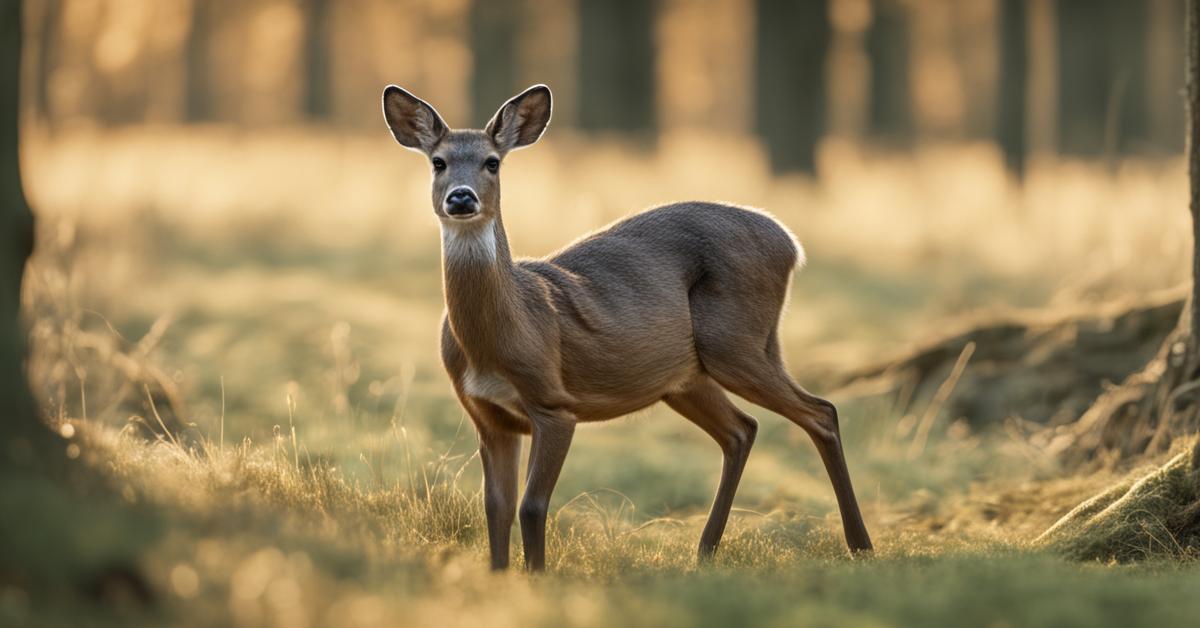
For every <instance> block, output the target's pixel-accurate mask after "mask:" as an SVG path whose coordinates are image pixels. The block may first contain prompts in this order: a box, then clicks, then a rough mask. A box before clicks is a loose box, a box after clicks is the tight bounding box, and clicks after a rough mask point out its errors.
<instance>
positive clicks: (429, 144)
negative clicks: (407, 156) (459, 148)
mask: <svg viewBox="0 0 1200 628" xmlns="http://www.w3.org/2000/svg"><path fill="white" fill-rule="evenodd" d="M383 118H384V119H385V120H387V124H388V128H389V129H391V130H392V135H393V136H395V138H396V141H397V142H400V145H401V146H403V147H405V148H410V149H412V150H417V151H420V152H423V153H425V154H429V152H430V151H432V150H433V147H434V146H437V143H438V142H440V141H441V139H442V138H443V137H445V135H446V133H447V132H448V131H449V127H447V126H446V123H445V122H443V121H442V116H440V115H438V112H437V110H436V109H434V108H433V107H432V106H431V105H430V104H429V103H427V102H425V101H424V100H421V99H420V98H417V97H416V96H413V95H412V94H410V93H408V92H407V91H404V90H403V89H401V88H399V87H397V86H395V85H388V86H387V88H386V89H384V90H383Z"/></svg>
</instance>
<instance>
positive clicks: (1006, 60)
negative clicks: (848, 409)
mask: <svg viewBox="0 0 1200 628" xmlns="http://www.w3.org/2000/svg"><path fill="white" fill-rule="evenodd" d="M1182 10H1183V8H1182V3H1181V2H1180V1H1178V0H1153V1H1148V2H1129V1H1124V0H1107V1H1104V2H1095V1H1092V0H1058V1H1051V0H1004V1H998V0H997V1H991V0H980V1H977V2H970V3H963V2H954V1H951V0H911V1H901V0H831V1H829V2H818V1H813V2H802V3H796V2H783V1H775V0H756V1H751V0H708V1H701V2H682V1H670V0H662V1H658V2H643V1H635V0H609V1H600V0H581V1H578V2H539V1H535V0H487V1H479V2H466V1H462V0H444V1H439V2H416V1H404V2H374V1H371V0H354V1H350V2H332V1H328V0H303V1H300V0H244V1H243V0H239V1H233V0H197V1H194V2H187V1H184V0H170V1H167V0H156V1H145V2H139V1H136V0H107V1H106V0H38V1H36V2H28V3H27V11H26V30H27V35H28V37H27V40H26V50H27V53H28V54H27V57H26V60H27V62H26V74H25V77H24V80H25V84H26V87H27V89H25V91H24V100H25V114H24V124H23V127H24V128H23V132H24V144H23V146H24V148H23V150H24V159H25V162H26V165H25V171H26V178H27V181H28V187H29V195H30V198H31V202H32V204H33V205H34V207H35V208H36V210H37V211H38V213H39V215H40V216H41V218H42V226H41V230H40V231H41V238H40V239H41V246H40V253H39V257H38V260H36V261H35V264H34V271H33V273H32V274H31V281H30V282H29V286H30V287H29V289H30V291H31V293H32V298H31V302H33V303H35V306H34V310H35V312H34V319H35V320H36V321H37V323H36V324H35V329H34V333H35V343H36V342H39V341H40V342H41V343H42V344H41V345H40V346H41V347H42V348H43V350H42V351H40V352H38V353H37V354H36V356H35V365H36V366H37V369H35V370H36V371H37V372H39V373H43V374H44V376H43V384H42V386H41V389H40V391H39V392H40V396H41V400H42V401H43V403H45V404H47V406H48V407H49V408H52V409H53V410H52V412H54V413H58V414H60V415H61V416H71V417H76V416H81V417H87V418H98V419H101V420H104V421H107V422H110V423H112V424H114V425H123V424H125V423H126V422H127V421H130V420H131V418H132V420H134V421H135V422H137V421H141V422H144V423H149V424H151V427H152V428H154V429H157V427H155V426H156V424H157V423H158V421H157V419H155V418H154V413H155V411H156V410H158V411H159V412H160V413H166V414H172V415H173V416H174V417H175V420H176V421H177V422H178V427H182V426H186V427H187V429H189V430H192V431H194V432H197V433H198V434H200V435H201V436H202V437H205V438H213V439H215V438H217V437H222V438H226V439H229V440H234V441H236V440H237V439H240V438H243V437H249V438H252V439H257V440H258V441H269V440H270V439H271V438H273V437H275V436H277V435H278V434H279V433H280V430H281V429H282V430H283V431H284V432H286V431H287V428H286V426H288V425H289V424H296V425H299V426H300V427H299V433H300V434H301V435H302V436H303V437H304V441H305V443H306V446H307V447H308V448H309V449H310V450H312V451H313V453H314V454H315V455H319V456H324V457H327V458H329V459H331V460H334V461H338V462H339V463H340V464H341V465H342V466H343V468H345V469H347V470H348V471H349V472H350V473H352V474H354V475H356V476H362V475H370V476H373V478H374V481H377V482H384V481H385V480H386V479H387V478H389V477H394V476H395V473H397V471H396V469H397V468H398V465H401V464H403V460H402V457H401V456H399V455H398V454H397V453H396V452H397V447H396V443H395V441H394V437H395V434H396V433H398V432H397V430H398V429H400V428H403V429H404V433H405V436H406V438H412V439H414V440H413V442H417V443H420V447H428V448H431V449H432V450H437V451H443V450H445V451H449V450H455V451H459V452H469V451H470V450H471V449H472V448H473V446H474V445H473V435H472V434H471V429H470V426H469V424H467V423H464V420H463V415H462V411H461V409H460V408H459V407H458V405H457V403H456V402H455V400H454V399H453V395H452V393H451V390H450V386H449V384H448V382H447V380H446V377H445V375H444V374H443V372H442V370H441V367H440V364H439V363H438V360H437V358H436V356H437V352H436V330H437V328H438V323H439V318H440V313H441V310H442V302H441V295H440V276H439V261H438V260H439V246H440V244H439V237H438V235H437V223H436V220H435V219H434V217H433V214H432V211H431V209H430V208H429V201H428V184H429V175H428V166H427V164H425V163H424V160H423V158H421V157H420V156H417V155H414V154H412V153H409V152H407V151H404V150H401V149H400V148H399V147H397V146H396V145H395V144H394V142H393V141H392V139H391V137H390V135H389V134H388V132H387V131H386V129H385V127H384V124H383V120H382V116H381V114H380V104H379V99H380V93H381V90H382V87H383V86H384V85H386V84H388V83H397V84H400V85H403V86H405V87H406V88H408V89H410V90H412V91H413V92H414V93H416V94H418V95H420V96H422V97H424V98H426V99H427V100H429V101H430V102H431V103H433V104H434V106H436V107H438V108H439V110H440V111H441V112H442V113H443V115H444V116H445V117H446V119H447V121H448V122H449V123H450V124H451V125H454V126H481V125H482V124H483V123H484V122H485V121H486V120H487V119H488V118H489V117H490V116H491V114H492V113H493V112H494V111H495V109H496V108H497V107H499V105H500V104H501V103H502V102H503V101H504V100H505V99H506V98H507V97H508V96H510V95H511V94H513V93H515V92H517V91H519V90H520V89H522V88H523V87H525V86H527V85H528V84H531V83H534V82H545V83H547V84H549V85H550V86H551V87H552V89H553V90H554V93H555V98H556V108H555V116H554V120H553V122H552V124H551V128H550V131H549V132H548V134H547V135H546V136H545V138H544V140H543V142H541V143H539V144H538V145H537V146H536V147H533V148H530V149H528V150H525V151H521V152H519V153H516V154H514V155H512V156H511V157H510V158H509V160H508V162H509V163H508V164H507V165H506V167H505V176H504V185H505V197H504V207H505V217H506V223H507V225H508V227H509V228H508V230H509V232H510V234H511V236H510V237H511V238H512V241H513V247H514V250H515V251H516V252H517V253H519V254H525V255H542V254H546V253H549V252H551V251H553V250H555V249H557V248H559V247H561V246H563V245H565V244H566V243H568V242H570V241H571V240H572V239H574V238H576V237H578V236H579V235H581V234H584V233H586V232H588V231H590V230H592V229H595V228H598V227H600V226H602V225H604V224H606V223H608V222H610V221H612V220H615V219H617V218H619V217H621V216H624V215H627V214H629V213H631V212H633V211H637V210H640V209H643V208H645V207H649V206H652V205H655V204H658V203H663V202H669V201H674V200H683V199H691V198H696V199H712V200H724V201H731V202H736V203H742V204H749V205H755V206H759V207H764V208H766V209H768V210H769V211H771V212H773V213H775V214H776V215H777V216H779V217H780V218H781V219H782V220H783V221H784V222H785V223H787V224H788V225H789V226H790V227H791V228H792V229H793V230H794V231H795V232H796V233H797V234H798V236H799V237H800V239H801V240H802V241H803V242H804V244H805V246H806V248H807V249H808V252H809V258H810V264H809V267H808V268H807V269H805V270H804V271H803V272H802V273H800V274H799V275H798V276H797V279H796V285H795V287H794V290H793V292H792V303H791V305H790V307H789V309H788V312H787V316H786V317H785V320H784V327H783V336H782V337H783V339H784V344H785V348H786V353H787V354H788V356H789V363H790V366H791V368H792V369H793V371H794V372H795V373H796V375H797V377H799V378H800V379H801V381H802V382H804V383H806V384H807V385H809V386H810V387H812V388H815V389H816V390H817V391H818V392H833V391H832V390H829V389H830V388H832V387H833V383H835V382H836V381H837V377H838V374H839V373H843V372H845V371H847V370H848V369H852V368H858V367H862V366H863V365H865V364H873V363H879V362H883V361H885V360H887V359H888V358H890V357H892V356H894V355H896V354H897V353H898V352H901V351H903V350H905V349H906V348H908V347H911V346H914V345H915V344H916V343H918V342H923V341H926V340H929V339H930V338H932V337H937V336H938V335H940V334H945V333H946V332H947V330H951V329H956V328H959V327H962V326H963V325H965V324H966V322H970V321H975V320H978V319H980V318H988V317H995V316H1000V315H1004V314H1006V313H1011V312H1013V311H1016V310H1021V309H1029V308H1040V309H1049V310H1055V309H1058V310H1067V311H1070V310H1071V309H1072V308H1074V309H1075V310H1079V309H1081V308H1083V309H1086V308H1087V307H1090V306H1094V305H1096V304H1099V303H1108V302H1111V301H1114V300H1121V299H1138V298H1142V297H1145V296H1147V295H1153V294H1156V293H1157V292H1158V291H1161V290H1170V289H1171V288H1173V287H1175V286H1178V285H1179V284H1180V283H1181V282H1182V281H1183V280H1184V279H1185V277H1186V271H1187V264H1186V261H1185V257H1186V255H1187V254H1188V253H1189V243H1188V241H1187V239H1186V237H1185V234H1186V233H1187V231H1186V229H1184V228H1183V227H1184V226H1185V225H1186V220H1187V218H1186V212H1185V211H1184V209H1183V203H1184V199H1185V198H1186V196H1185V193H1184V190H1185V187H1184V178H1183V176H1182V175H1183V172H1182V170H1183V168H1182V158H1181V150H1182V136H1183V133H1182V106H1181V95H1180V90H1181V87H1182V82H1183V68H1182V58H1183V53H1182V39H1183V33H1182V32H1181V26H1180V25H1181V23H1182V17H1181V16H1182ZM89 364H90V365H91V366H89ZM1136 366H1137V365H1136V364H1128V365H1125V364H1124V363H1122V364H1121V366H1120V367H1114V368H1115V371H1114V372H1112V373H1111V377H1113V378H1114V379H1115V378H1119V377H1120V376H1121V375H1122V374H1123V373H1122V372H1121V371H1120V369H1122V368H1128V369H1132V368H1135V367H1136ZM1104 374H1106V375H1109V373H1108V372H1107V371H1104ZM131 382H132V383H131ZM147 395H150V399H151V400H154V399H157V400H158V401H159V402H160V403H159V404H158V405H160V406H163V407H162V408H158V407H150V405H151V404H150V403H149V402H148V401H147ZM974 408H975V409H974V410H973V411H972V412H973V415H972V416H949V417H947V418H946V421H945V423H946V425H950V424H951V423H952V422H953V421H954V420H955V419H960V418H961V419H966V420H969V423H970V424H971V425H974V426H977V427H978V426H988V425H997V424H999V423H1000V422H1002V421H1003V420H1004V419H1006V418H1009V416H1010V415H1011V414H1012V413H1013V410H1012V408H1011V407H1010V405H1005V404H1003V403H999V404H991V405H988V404H976V405H975V406H974ZM1072 409H1074V408H1072ZM897 412H898V411H897V409H896V408H893V407H890V406H889V407H885V408H883V409H878V410H875V411H872V412H868V414H869V415H871V416H873V417H874V418H873V419H870V420H871V421H879V422H882V424H887V425H890V424H891V422H896V421H899V420H900V419H902V418H903V417H898V416H894V415H896V414H897ZM1059 414H1060V415H1063V416H1060V419H1062V420H1067V419H1066V417H1065V414H1069V412H1067V413H1065V414H1064V413H1059ZM650 415H651V416H654V417H658V416H660V415H661V416H664V417H665V416H669V413H668V412H666V411H663V410H654V411H652V412H651V413H650ZM976 415H977V416H976ZM1047 416H1049V415H1047ZM1072 418H1073V417H1072ZM1045 419H1046V417H1045V416H1041V417H1038V420H1045ZM167 422H168V423H169V422H170V417H168V420H167ZM635 422H636V421H635ZM850 422H851V424H853V423H854V421H853V420H851V421H850ZM909 423H910V424H911V420H910V421H909ZM860 424H861V425H868V424H869V423H868V420H867V419H863V420H862V421H860ZM871 425H873V424H871ZM900 425H901V426H902V427H903V425H904V422H903V421H900ZM964 425H965V423H964ZM280 426H284V427H283V428H281V427H280ZM630 429H634V431H642V430H645V431H647V432H649V433H651V434H653V435H655V437H661V438H664V439H668V440H667V441H666V442H673V440H672V439H674V440H680V439H681V440H680V442H682V443H684V445H679V446H681V447H683V446H686V447H696V448H699V449H700V450H703V451H707V449H705V448H707V447H708V446H709V445H708V443H707V442H706V441H705V439H704V437H703V435H701V434H699V433H698V432H697V433H695V434H693V433H692V432H693V430H691V428H690V426H688V425H687V424H685V423H684V422H681V421H678V420H675V419H674V418H671V419H669V420H654V421H650V422H646V423H644V424H643V423H640V422H638V426H637V427H636V428H621V427H614V428H600V429H598V430H597V433H596V435H595V436H593V435H591V434H588V435H587V436H586V437H584V438H581V439H579V440H580V441H581V444H580V445H579V447H578V449H580V450H581V451H580V452H578V453H577V454H575V455H574V458H577V459H583V460H585V461H587V460H592V459H593V458H594V459H595V460H605V459H607V458H608V456H610V455H612V454H613V451H615V450H621V449H626V448H627V446H626V445H625V444H624V443H626V442H627V441H628V439H629V438H630V434H629V430H630ZM780 429H781V430H782V431H781V432H780V435H781V436H780V437H781V438H782V435H783V434H788V436H787V437H786V438H784V439H783V441H782V442H784V443H785V445H784V451H786V452H788V455H787V458H789V459H791V458H793V456H791V455H790V450H791V449H793V448H794V447H796V446H799V445H802V444H803V440H802V439H801V438H800V437H799V436H798V435H794V434H790V433H789V432H787V430H786V429H784V428H783V427H782V426H780ZM852 429H853V428H852ZM889 429H891V428H890V427H889V428H888V429H881V428H879V427H878V426H876V427H870V428H867V427H864V428H862V433H863V436H862V438H863V439H866V440H867V441H871V439H879V438H882V439H883V440H885V441H888V442H890V440H891V439H892V436H886V437H885V436H880V435H881V434H885V433H888V430H889ZM907 429H911V425H908V428H907ZM606 439H607V440H606ZM872 442H873V441H872ZM587 443H591V445H589V444H587ZM601 443H604V444H601ZM671 446H672V447H675V446H676V445H671ZM805 446H806V445H805ZM589 447H591V449H589ZM589 451H590V452H591V453H590V454H589V453H588V452H589ZM671 451H674V450H671ZM710 453H711V452H710ZM638 456H640V457H641V458H643V459H644V460H643V462H644V464H641V463H638V462H637V461H636V459H637V458H638ZM638 456H634V457H633V458H632V459H627V462H625V463H622V464H621V465H611V464H598V465H596V467H595V468H588V467H587V465H589V463H588V462H581V463H579V464H580V465H581V466H580V467H579V468H588V472H587V473H582V474H581V473H578V472H576V473H572V472H571V471H570V467H571V464H570V463H568V472H567V473H566V474H565V476H566V478H575V479H574V480H570V479H567V480H564V481H565V482H567V483H568V486H569V487H568V488H565V489H564V490H562V491H560V495H566V496H568V497H569V496H571V495H574V494H576V493H577V492H579V491H581V490H583V488H584V487H589V486H590V487H598V486H619V487H620V488H621V489H622V490H628V491H631V492H634V493H638V492H639V491H638V489H637V487H638V486H642V485H644V486H646V487H647V488H646V489H645V490H643V491H640V493H639V494H638V495H635V497H637V498H639V499H640V498H642V497H645V498H646V499H652V500H654V503H656V504H658V505H659V506H660V507H661V508H660V510H661V511H663V512H665V511H667V510H671V509H674V508H677V507H684V506H687V507H696V508H699V507H701V506H703V505H704V503H705V502H706V500H707V498H708V493H709V488H708V487H707V484H706V483H704V482H701V481H699V479H700V478H703V477H706V475H705V474H703V473H696V474H694V473H687V472H683V471H681V470H679V469H674V468H670V467H664V468H657V467H656V466H655V465H654V464H653V463H652V461H653V460H658V459H660V458H661V456H659V452H655V451H645V452H642V453H641V454H638ZM863 458H871V459H874V460H879V459H880V457H879V456H863ZM705 459H707V458H705ZM708 462H709V463H710V464H709V466H710V467H711V469H710V471H712V473H713V474H714V476H713V477H715V470H716V468H717V464H718V458H717V457H716V456H715V455H714V456H711V460H709V461H708ZM811 462H812V461H811V460H808V461H807V462H805V463H804V464H805V465H808V464H809V463H811ZM472 468H473V467H472ZM806 468H807V467H806ZM812 469H816V467H812ZM753 471H754V463H751V472H752V473H753ZM922 473H923V471H921V470H920V469H917V470H910V472H909V473H908V474H907V475H908V476H911V477H912V478H914V481H917V482H918V483H919V481H920V479H921V478H922ZM648 475H653V476H656V477H658V478H659V480H661V482H666V483H667V484H670V485H672V486H674V487H675V489H674V494H676V495H681V494H687V495H688V497H687V498H686V499H682V498H679V499H677V498H676V497H671V493H670V492H668V495H667V496H664V495H662V494H661V493H662V491H660V490H659V484H660V482H658V481H647V482H642V481H641V479H643V478H645V477H648ZM885 475H886V476H888V477H892V478H894V477H896V475H895V473H894V472H893V471H888V472H887V473H886V474H885ZM813 481H820V479H819V477H818V478H813ZM572 482H574V483H573V484H572ZM754 484H755V483H754V482H753V481H750V482H747V485H748V486H753V485H754ZM766 485H767V486H771V485H772V484H771V483H767V484H766ZM912 488H913V486H908V485H905V486H904V487H902V488H901V489H898V490H901V492H904V491H909V490H911V489H912ZM749 490H753V489H749ZM864 490H866V491H867V492H868V493H870V492H871V489H869V488H868V489H864Z"/></svg>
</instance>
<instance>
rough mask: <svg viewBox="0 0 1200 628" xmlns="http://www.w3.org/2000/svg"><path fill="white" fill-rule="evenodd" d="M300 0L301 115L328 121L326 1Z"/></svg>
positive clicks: (329, 30)
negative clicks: (302, 38) (302, 96)
mask: <svg viewBox="0 0 1200 628" xmlns="http://www.w3.org/2000/svg"><path fill="white" fill-rule="evenodd" d="M303 2H304V5H303V7H304V47H303V50H302V53H303V58H302V61H303V62H304V65H303V66H302V70H303V72H304V76H305V81H304V115H305V116H306V117H307V118H308V119H309V120H315V121H324V120H328V119H329V116H330V115H331V114H332V113H333V107H332V99H331V95H332V94H331V91H330V72H329V68H330V59H329V55H330V48H331V46H330V45H329V43H330V39H331V38H332V20H331V15H330V13H331V11H332V10H333V7H332V5H331V3H330V2H329V0H303Z"/></svg>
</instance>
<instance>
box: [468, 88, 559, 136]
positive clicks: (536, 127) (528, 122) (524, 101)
mask: <svg viewBox="0 0 1200 628" xmlns="http://www.w3.org/2000/svg"><path fill="white" fill-rule="evenodd" d="M553 108H554V106H553V104H552V102H551V98H550V88H549V87H546V86H545V85H534V86H533V87H530V88H529V89H527V90H525V91H523V92H521V93H520V94H517V95H516V96H513V97H512V99H511V100H509V101H508V102H506V103H504V105H503V106H501V107H500V110H499V111H497V112H496V115H495V116H492V120H491V122H488V123H487V127H486V128H485V129H484V132H485V133H487V134H488V136H490V137H491V138H492V141H493V142H495V143H496V148H499V149H500V150H501V151H503V152H508V151H510V150H515V149H517V148H521V147H522V146H529V145H530V144H532V143H534V142H536V141H538V138H540V137H541V136H542V133H543V132H544V131H545V130H546V125H548V124H550V114H551V111H552V110H553Z"/></svg>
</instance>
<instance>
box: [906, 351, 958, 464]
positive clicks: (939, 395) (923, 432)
mask: <svg viewBox="0 0 1200 628" xmlns="http://www.w3.org/2000/svg"><path fill="white" fill-rule="evenodd" d="M974 354H975V342H974V341H971V342H968V343H967V344H966V345H965V346H964V347H963V350H962V353H960V354H958V360H957V361H955V362H954V368H952V369H950V375H949V376H948V377H947V378H946V381H944V382H942V385H941V386H938V389H937V392H936V393H934V395H933V399H931V400H930V401H929V407H928V408H926V409H925V414H924V416H922V417H921V423H920V424H919V425H917V433H916V435H915V436H913V440H912V443H911V444H910V445H909V447H908V459H909V460H913V459H915V458H916V457H917V456H920V455H921V454H922V453H924V452H925V444H926V443H927V442H928V441H929V432H930V430H932V429H933V423H934V420H935V419H937V416H938V413H940V412H941V411H942V406H943V405H945V403H946V400H948V399H949V398H950V395H951V394H952V393H953V392H954V387H955V386H957V385H958V380H959V378H961V377H962V374H963V371H965V370H966V369H967V362H969V361H970V360H971V356H972V355H974Z"/></svg>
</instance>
